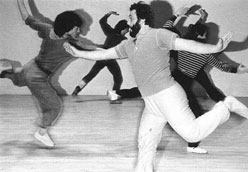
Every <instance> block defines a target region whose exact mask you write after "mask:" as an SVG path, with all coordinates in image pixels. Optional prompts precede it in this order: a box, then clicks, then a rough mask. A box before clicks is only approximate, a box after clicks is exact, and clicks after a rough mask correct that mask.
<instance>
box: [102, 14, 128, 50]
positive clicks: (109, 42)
mask: <svg viewBox="0 0 248 172" xmlns="http://www.w3.org/2000/svg"><path fill="white" fill-rule="evenodd" d="M109 16H110V15H109V14H106V15H104V16H103V17H102V18H101V19H100V21H99V23H100V25H101V28H102V30H103V32H104V34H105V35H106V37H107V38H106V40H105V42H104V45H103V48H105V49H108V48H111V47H114V46H116V45H118V44H119V43H120V42H121V41H123V40H125V39H127V38H126V37H125V36H124V35H121V34H120V33H116V31H115V30H114V28H112V27H111V26H110V25H109V24H108V23H107V21H108V17H109Z"/></svg>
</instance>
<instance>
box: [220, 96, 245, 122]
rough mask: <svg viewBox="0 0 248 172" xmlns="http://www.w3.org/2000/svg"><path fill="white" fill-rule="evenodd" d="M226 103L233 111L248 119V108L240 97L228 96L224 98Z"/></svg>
mask: <svg viewBox="0 0 248 172" xmlns="http://www.w3.org/2000/svg"><path fill="white" fill-rule="evenodd" d="M224 103H225V104H226V105H227V107H228V108H229V110H230V111H231V112H234V113H237V114H238V115H240V116H242V117H244V118H246V119H248V108H247V106H245V105H244V104H243V103H241V102H240V101H239V100H238V99H236V98H235V97H232V96H227V97H226V98H225V100H224Z"/></svg>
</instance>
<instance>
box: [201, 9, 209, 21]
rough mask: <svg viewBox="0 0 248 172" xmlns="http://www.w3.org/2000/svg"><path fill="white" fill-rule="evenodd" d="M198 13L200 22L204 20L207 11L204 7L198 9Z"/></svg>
mask: <svg viewBox="0 0 248 172" xmlns="http://www.w3.org/2000/svg"><path fill="white" fill-rule="evenodd" d="M199 12H200V15H201V20H202V22H206V20H207V17H208V13H207V12H206V10H205V9H202V8H201V9H199Z"/></svg>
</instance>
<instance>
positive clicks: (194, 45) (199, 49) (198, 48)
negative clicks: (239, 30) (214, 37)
mask: <svg viewBox="0 0 248 172" xmlns="http://www.w3.org/2000/svg"><path fill="white" fill-rule="evenodd" d="M232 36H233V33H232V32H228V33H227V34H226V35H225V36H223V37H222V38H220V39H219V41H218V43H217V44H216V45H212V44H203V43H200V42H196V41H193V40H187V39H182V38H176V40H175V47H174V50H183V51H188V52H192V53H197V54H209V53H217V52H221V51H223V50H224V49H225V48H226V47H227V46H228V44H229V42H230V41H231V38H232Z"/></svg>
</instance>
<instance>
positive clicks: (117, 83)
mask: <svg viewBox="0 0 248 172" xmlns="http://www.w3.org/2000/svg"><path fill="white" fill-rule="evenodd" d="M105 66H106V67H107V68H108V70H109V71H110V73H111V74H112V75H113V79H114V85H113V90H119V89H120V88H121V84H122V82H123V78H122V73H121V69H120V66H119V64H118V63H117V61H116V60H102V61H97V62H96V63H95V64H94V65H93V67H92V68H91V70H90V72H89V73H88V74H87V75H86V76H85V77H83V79H82V80H83V81H84V82H86V83H89V82H90V81H91V80H92V79H93V78H94V77H95V76H96V75H97V74H98V73H99V72H100V71H101V70H102V69H103V68H104V67H105Z"/></svg>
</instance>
